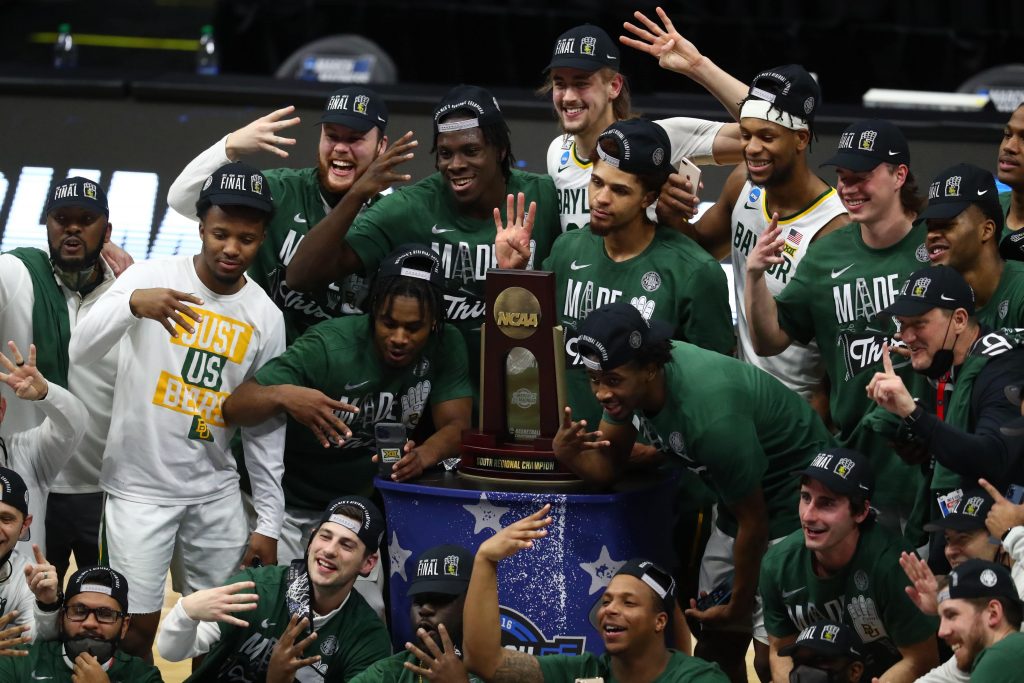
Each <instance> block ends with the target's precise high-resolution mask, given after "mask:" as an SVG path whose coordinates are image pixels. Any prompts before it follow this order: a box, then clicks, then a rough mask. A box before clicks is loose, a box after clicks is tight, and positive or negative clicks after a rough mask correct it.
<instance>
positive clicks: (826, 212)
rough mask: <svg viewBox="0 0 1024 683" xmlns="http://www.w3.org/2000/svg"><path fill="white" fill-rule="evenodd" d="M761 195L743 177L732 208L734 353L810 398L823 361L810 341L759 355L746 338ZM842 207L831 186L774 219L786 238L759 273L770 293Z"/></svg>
mask: <svg viewBox="0 0 1024 683" xmlns="http://www.w3.org/2000/svg"><path fill="white" fill-rule="evenodd" d="M766 195H767V191H766V190H765V189H764V188H762V187H758V186H757V185H754V184H753V183H752V182H750V181H749V180H748V181H747V182H746V184H745V185H744V186H743V191H742V192H741V193H740V198H739V199H738V200H737V201H736V206H734V207H733V210H732V268H733V275H734V278H733V280H734V282H735V290H736V323H737V325H736V326H737V328H738V332H739V335H738V336H739V349H738V353H739V357H740V358H741V359H743V360H745V361H746V362H748V363H751V364H753V365H756V366H758V367H759V368H761V369H762V370H764V371H766V372H768V373H770V374H772V375H774V376H775V377H777V378H778V379H779V380H781V381H782V383H783V384H785V385H786V386H788V387H789V388H790V389H792V390H793V391H796V392H797V393H799V394H800V395H801V396H803V397H804V398H810V396H811V393H812V391H813V389H814V387H815V386H817V385H818V384H820V383H821V381H822V379H823V378H824V376H825V367H824V365H823V364H822V362H821V354H820V353H819V351H818V346H817V344H816V343H815V342H813V341H812V342H811V343H810V344H807V345H804V344H800V343H799V342H796V341H794V342H793V344H792V345H791V346H790V347H789V348H788V349H786V350H785V351H783V352H782V353H780V354H778V355H776V356H769V357H767V358H763V357H761V356H758V355H757V353H755V352H754V347H753V345H752V344H751V342H750V330H749V327H748V325H747V312H746V308H745V306H744V303H743V301H744V299H743V296H744V290H745V288H746V272H747V256H748V255H749V254H750V252H751V250H753V248H754V245H755V244H757V240H758V239H760V237H761V235H762V234H764V231H765V230H767V229H768V224H769V223H770V222H771V216H769V215H768V210H767V207H766V199H767V197H766ZM845 212H846V209H845V208H843V203H842V202H841V201H839V195H838V194H836V191H835V189H833V188H831V187H830V188H829V189H828V191H827V192H825V193H823V194H822V195H821V196H819V197H818V198H816V199H815V200H814V201H813V202H811V204H810V206H808V207H807V208H806V209H804V210H803V211H801V212H799V213H797V214H795V215H792V216H787V217H784V218H780V219H779V225H780V226H781V227H782V233H781V234H780V237H782V238H783V239H784V240H785V242H784V243H783V245H782V258H783V262H782V263H780V264H777V265H774V266H772V267H771V268H769V269H768V271H767V272H766V273H765V275H764V278H765V282H767V283H768V291H770V292H771V293H772V296H778V295H779V293H780V292H782V290H783V289H785V287H786V284H787V283H788V282H789V281H790V280H792V279H793V276H794V275H796V269H797V267H798V266H799V265H800V261H801V260H802V259H803V257H804V254H806V253H807V249H808V248H809V247H810V246H811V241H812V240H813V239H814V236H815V235H816V234H817V233H818V231H819V230H821V229H822V228H823V227H825V226H826V225H827V224H828V222H829V221H831V220H832V219H833V218H835V217H836V216H838V215H840V214H843V213H845Z"/></svg>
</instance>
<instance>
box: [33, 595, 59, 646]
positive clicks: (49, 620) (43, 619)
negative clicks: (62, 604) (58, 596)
mask: <svg viewBox="0 0 1024 683" xmlns="http://www.w3.org/2000/svg"><path fill="white" fill-rule="evenodd" d="M32 612H33V614H34V615H35V619H36V633H35V638H33V642H39V641H41V640H57V638H58V637H59V636H60V624H59V623H58V620H59V619H60V610H59V609H55V610H53V611H52V612H44V611H43V610H41V609H39V603H37V602H33V603H32Z"/></svg>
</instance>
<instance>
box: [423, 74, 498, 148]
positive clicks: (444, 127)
mask: <svg viewBox="0 0 1024 683" xmlns="http://www.w3.org/2000/svg"><path fill="white" fill-rule="evenodd" d="M455 113H459V114H468V115H470V116H471V117H472V118H470V119H467V120H465V121H449V122H443V121H442V119H444V118H447V117H448V116H449V115H451V114H455ZM493 123H505V116H504V115H503V114H502V113H501V108H500V107H499V106H498V100H496V99H495V98H494V95H492V94H491V93H489V92H488V91H486V90H484V89H483V88H481V87H479V86H476V85H465V84H463V85H457V86H455V87H454V88H452V89H451V90H449V91H448V92H447V93H446V94H445V96H444V97H442V98H441V101H440V102H438V103H437V106H436V107H434V135H435V136H436V135H437V134H438V133H448V132H452V131H457V130H465V129H467V128H478V127H481V126H488V125H491V124H493Z"/></svg>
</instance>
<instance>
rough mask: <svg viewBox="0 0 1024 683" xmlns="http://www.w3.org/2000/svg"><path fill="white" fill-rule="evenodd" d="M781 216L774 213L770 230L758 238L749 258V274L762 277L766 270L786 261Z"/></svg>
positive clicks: (769, 225)
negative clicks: (783, 254) (783, 250)
mask: <svg viewBox="0 0 1024 683" xmlns="http://www.w3.org/2000/svg"><path fill="white" fill-rule="evenodd" d="M781 234H782V228H781V227H780V226H779V214H778V213H773V214H772V220H771V223H769V224H768V228H767V229H766V230H765V231H764V233H762V234H761V236H760V237H758V238H757V243H756V244H755V245H754V248H753V249H751V250H750V255H749V256H747V272H748V273H751V274H756V275H762V274H763V273H764V272H765V271H766V270H768V269H769V268H771V267H772V266H775V265H777V264H779V263H782V262H783V261H785V259H784V258H783V257H782V244H783V242H785V240H783V239H782V238H781V237H780V235H781Z"/></svg>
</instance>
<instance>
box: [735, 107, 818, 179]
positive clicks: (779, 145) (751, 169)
mask: <svg viewBox="0 0 1024 683" xmlns="http://www.w3.org/2000/svg"><path fill="white" fill-rule="evenodd" d="M740 138H741V140H742V141H743V159H744V161H745V162H746V164H747V177H748V178H749V179H750V181H751V182H753V183H754V184H755V185H761V186H762V187H771V186H772V185H780V184H782V183H785V182H786V181H787V180H788V179H789V178H791V177H793V172H794V169H795V168H796V166H797V163H798V161H797V160H798V158H799V156H800V153H801V152H802V151H803V150H804V149H806V148H807V143H808V141H809V140H810V135H809V133H807V131H794V130H790V129H788V128H786V127H785V126H780V125H779V124H777V123H772V122H771V121H765V120H763V119H758V118H753V117H747V118H743V119H740Z"/></svg>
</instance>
